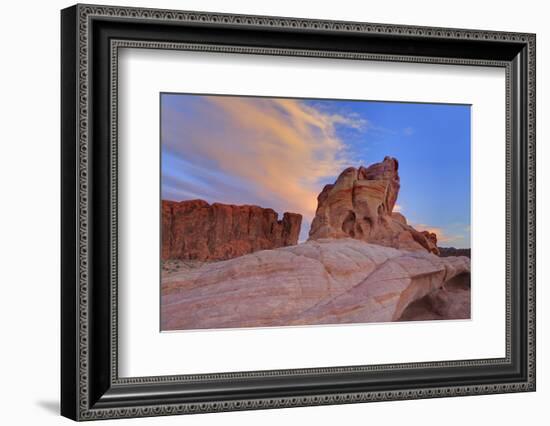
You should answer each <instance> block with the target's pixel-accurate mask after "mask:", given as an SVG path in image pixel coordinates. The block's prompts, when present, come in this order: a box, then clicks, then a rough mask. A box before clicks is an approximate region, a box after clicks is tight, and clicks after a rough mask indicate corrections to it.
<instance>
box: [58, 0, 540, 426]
mask: <svg viewBox="0 0 550 426" xmlns="http://www.w3.org/2000/svg"><path fill="white" fill-rule="evenodd" d="M61 29H62V31H61V32H62V40H61V50H62V76H61V77H62V93H61V97H62V123H61V126H62V141H61V142H62V143H61V145H62V154H61V155H62V185H61V186H62V188H61V189H62V283H61V286H62V289H61V305H62V312H61V316H62V330H61V332H62V359H61V363H62V376H61V384H62V390H61V412H62V414H63V415H64V416H66V417H69V418H71V419H74V420H92V419H105V418H121V417H140V416H156V415H169V414H188V413H205V412H214V411H229V410H243V409H264V408H279V407H291V406H307V405H321V404H343V403H354V402H368V401H381V400H399V399H416V398H434V397H444V396H461V395H476V394H489V393H503V392H520V391H534V390H535V35H533V34H520V33H504V32H494V31H479V30H462V29H448V28H425V27H412V26H402V25H387V24H369V23H357V22H336V21H319V20H307V19H293V18H281V17H264V16H243V15H227V14H216V13H202V12H185V11H168V10H155V9H138V8H128V7H104V6H96V5H76V6H73V7H70V8H67V9H64V10H63V11H62V13H61Z"/></svg>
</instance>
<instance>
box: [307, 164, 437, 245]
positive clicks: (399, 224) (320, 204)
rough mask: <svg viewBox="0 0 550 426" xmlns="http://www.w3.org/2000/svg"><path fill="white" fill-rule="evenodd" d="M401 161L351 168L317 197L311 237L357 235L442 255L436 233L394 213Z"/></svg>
mask: <svg viewBox="0 0 550 426" xmlns="http://www.w3.org/2000/svg"><path fill="white" fill-rule="evenodd" d="M397 171H398V162H397V160H396V159H394V158H391V157H385V158H384V161H382V162H381V163H376V164H373V165H371V166H369V167H366V168H365V167H359V168H355V167H350V168H347V169H346V170H344V171H343V172H342V173H341V174H340V176H338V178H337V179H336V182H335V183H334V184H330V185H326V186H325V187H324V188H323V191H322V192H321V193H320V194H319V196H318V197H317V211H316V213H315V218H314V219H313V222H312V223H311V229H310V231H309V239H310V240H317V239H320V238H350V237H351V238H355V239H359V240H363V241H366V242H369V243H374V244H380V245H383V246H387V247H395V248H398V249H404V250H413V251H415V250H420V251H429V252H431V253H435V254H439V250H438V248H437V237H436V235H435V234H433V233H430V232H427V231H423V232H419V231H417V230H416V229H414V228H413V227H412V226H410V225H408V224H407V220H406V218H405V216H403V215H402V214H400V213H398V212H394V211H393V208H394V206H395V202H396V201H397V196H398V195H399V187H400V183H399V174H398V172H397Z"/></svg>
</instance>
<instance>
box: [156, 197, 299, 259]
mask: <svg viewBox="0 0 550 426" xmlns="http://www.w3.org/2000/svg"><path fill="white" fill-rule="evenodd" d="M301 223H302V216H301V215H299V214H295V213H285V214H284V215H283V218H282V220H278V214H277V212H275V211H274V210H272V209H265V208H261V207H258V206H249V205H241V206H236V205H229V204H221V203H214V204H208V203H207V202H206V201H203V200H189V201H181V202H175V201H166V200H163V201H162V253H161V256H162V259H163V260H167V259H182V260H197V261H211V260H224V259H231V258H233V257H237V256H242V255H243V254H248V253H252V252H255V251H258V250H265V249H272V248H278V247H285V246H289V245H294V244H297V242H298V237H299V235H300V226H301Z"/></svg>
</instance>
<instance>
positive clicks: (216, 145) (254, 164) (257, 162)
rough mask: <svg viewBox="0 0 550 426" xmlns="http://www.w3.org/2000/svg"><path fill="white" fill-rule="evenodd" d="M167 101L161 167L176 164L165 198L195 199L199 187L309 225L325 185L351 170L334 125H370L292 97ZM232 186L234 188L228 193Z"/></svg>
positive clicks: (163, 121)
mask: <svg viewBox="0 0 550 426" xmlns="http://www.w3.org/2000/svg"><path fill="white" fill-rule="evenodd" d="M164 96H166V95H164ZM174 98H175V97H174ZM167 101H169V102H165V103H164V104H163V111H162V114H163V116H162V126H163V127H162V139H163V140H162V146H163V162H164V161H171V162H172V163H173V164H171V167H169V168H168V169H169V170H171V171H172V172H171V173H172V175H171V176H169V177H168V178H167V179H166V184H167V188H166V191H165V192H168V193H169V194H170V193H171V194H172V195H174V194H177V192H176V191H177V190H179V191H180V193H181V194H182V195H183V194H196V193H199V192H200V191H199V188H198V186H199V185H202V193H203V194H206V195H205V198H208V194H211V195H212V196H217V197H220V195H221V198H222V199H219V198H218V199H216V200H215V201H221V202H233V203H244V202H246V203H249V204H250V203H258V204H260V205H262V206H264V207H272V208H275V209H276V210H278V211H280V212H282V210H284V211H293V212H297V213H301V214H303V215H304V219H306V220H311V218H312V217H313V216H314V214H315V209H316V207H317V195H318V193H319V191H320V189H321V187H322V182H323V181H324V180H326V179H327V178H333V177H334V176H335V175H337V174H339V173H340V171H341V170H342V169H343V168H344V167H346V166H347V165H348V164H349V160H348V158H347V153H346V146H345V144H344V143H343V142H342V141H341V140H340V139H339V138H338V137H337V135H336V127H337V126H345V127H347V128H350V129H355V130H364V129H365V128H366V127H367V126H368V122H367V120H365V119H363V118H361V117H358V116H353V115H350V116H343V115H341V114H334V113H330V112H327V111H321V110H319V109H317V108H315V107H313V106H310V105H307V104H305V103H303V102H301V101H299V100H294V99H268V98H244V97H242V98H238V97H223V96H207V97H200V98H199V97H182V96H180V97H177V99H168V100H167ZM178 162H179V163H181V166H178V164H177V163H178ZM184 163H185V164H184ZM186 164H187V165H191V166H192V167H190V168H189V167H186V166H185V165H186ZM163 170H164V167H163ZM174 170H176V172H174ZM213 170H215V171H216V173H213V172H212V171H213ZM205 178H207V179H206V180H205ZM198 181H200V182H198ZM176 182H177V184H176ZM205 182H206V183H205ZM170 184H171V188H172V192H170V187H169V186H168V185H170ZM163 185H164V177H163ZM230 185H233V186H234V188H233V190H227V191H225V190H224V188H227V187H228V186H230ZM236 188H241V190H235V189H236ZM163 190H164V187H163ZM211 201H213V200H211Z"/></svg>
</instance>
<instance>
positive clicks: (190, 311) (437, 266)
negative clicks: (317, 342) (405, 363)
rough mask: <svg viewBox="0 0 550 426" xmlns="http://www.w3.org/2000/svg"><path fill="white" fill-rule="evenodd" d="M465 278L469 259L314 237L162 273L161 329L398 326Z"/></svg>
mask: <svg viewBox="0 0 550 426" xmlns="http://www.w3.org/2000/svg"><path fill="white" fill-rule="evenodd" d="M469 273H470V261H469V259H468V258H466V257H446V258H440V257H438V256H435V255H433V254H431V253H428V252H427V251H425V250H423V251H418V252H411V251H405V250H397V249H394V248H390V247H384V246H380V245H375V244H369V243H366V242H364V241H361V240H357V239H351V238H339V239H319V240H316V241H308V242H306V243H303V244H299V245H295V246H289V247H283V248H278V249H274V250H262V251H258V252H255V253H252V254H248V255H245V256H241V257H238V258H235V259H231V260H226V261H221V262H213V263H206V264H203V265H201V266H199V267H196V268H191V269H187V268H186V269H184V270H181V271H175V272H174V271H172V272H164V273H163V277H162V286H161V329H162V330H186V329H205V328H238V327H265V326H286V325H306V324H308V325H309V324H341V323H366V322H387V321H396V320H399V319H401V318H400V317H401V315H402V314H403V312H404V311H405V310H406V308H407V307H408V306H409V305H410V304H411V303H413V302H415V301H417V300H420V299H422V298H424V297H425V296H427V295H430V294H432V293H435V292H438V291H440V290H441V289H444V288H445V283H448V282H451V281H452V280H453V279H454V278H455V277H459V276H468V277H469Z"/></svg>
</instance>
